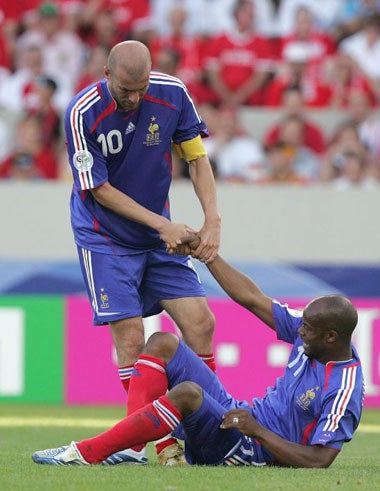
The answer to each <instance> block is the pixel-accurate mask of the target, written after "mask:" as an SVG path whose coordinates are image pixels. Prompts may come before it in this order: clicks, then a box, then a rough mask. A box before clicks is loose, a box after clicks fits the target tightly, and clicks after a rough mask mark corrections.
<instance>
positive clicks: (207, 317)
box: [160, 297, 216, 371]
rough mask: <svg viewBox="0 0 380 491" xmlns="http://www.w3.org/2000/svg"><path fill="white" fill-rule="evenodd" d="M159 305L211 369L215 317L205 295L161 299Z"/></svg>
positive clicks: (213, 362)
mask: <svg viewBox="0 0 380 491" xmlns="http://www.w3.org/2000/svg"><path fill="white" fill-rule="evenodd" d="M160 303H161V305H162V306H163V308H164V309H165V310H166V312H167V313H168V314H169V315H170V317H171V318H172V319H173V320H174V322H175V323H176V325H177V326H178V328H179V330H180V331H181V333H182V338H183V340H184V341H185V343H186V344H187V345H188V346H189V347H190V348H191V349H192V350H193V351H195V353H197V354H198V356H199V357H200V358H201V359H202V360H203V361H204V362H205V363H206V364H207V365H208V366H209V367H210V368H211V369H212V370H213V371H215V370H216V366H215V358H214V354H213V344H212V342H213V335H214V328H215V317H214V314H213V313H212V312H211V310H210V308H209V306H208V303H207V300H206V298H205V297H183V298H174V299H169V300H162V301H161V302H160Z"/></svg>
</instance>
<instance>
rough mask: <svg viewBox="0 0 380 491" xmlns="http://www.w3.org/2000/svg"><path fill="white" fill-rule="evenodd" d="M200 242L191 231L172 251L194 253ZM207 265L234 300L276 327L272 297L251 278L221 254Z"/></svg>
mask: <svg viewBox="0 0 380 491" xmlns="http://www.w3.org/2000/svg"><path fill="white" fill-rule="evenodd" d="M199 242H200V238H199V237H198V234H194V233H193V232H191V231H189V232H188V233H187V234H186V236H184V237H182V239H181V245H180V246H179V247H177V249H176V250H175V251H171V252H177V253H178V254H183V255H187V254H191V255H194V251H195V252H196V251H197V249H198V247H199ZM207 267H208V269H209V271H210V273H211V274H212V275H213V276H214V278H215V279H216V281H217V282H218V283H219V285H220V286H221V287H222V288H223V290H224V291H225V292H226V293H227V294H228V296H229V297H231V298H232V300H234V301H235V302H236V303H238V304H239V305H241V306H242V307H245V308H246V309H248V310H249V311H251V312H252V313H253V314H255V315H256V316H257V317H259V318H260V319H261V320H262V321H263V322H265V323H266V324H267V325H268V326H269V327H271V328H272V329H274V328H275V323H274V319H273V316H272V298H271V297H268V296H267V295H265V294H264V293H263V292H262V291H261V290H260V288H259V287H258V286H257V285H256V283H255V282H254V281H253V280H252V279H251V278H249V277H248V276H247V275H245V274H243V273H241V272H240V271H238V270H237V269H235V268H234V267H233V266H231V265H230V264H228V263H227V262H226V261H224V259H223V258H221V257H220V256H219V255H218V256H216V258H215V259H214V260H213V261H212V262H209V263H207Z"/></svg>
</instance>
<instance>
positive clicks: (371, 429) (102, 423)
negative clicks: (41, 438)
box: [0, 417, 380, 433]
mask: <svg viewBox="0 0 380 491" xmlns="http://www.w3.org/2000/svg"><path fill="white" fill-rule="evenodd" d="M118 422H119V420H117V419H100V418H83V419H82V418H23V417H0V427H11V426H14V427H26V426H31V427H33V426H41V427H48V426H50V427H57V428H68V427H71V428H109V427H111V426H114V425H115V424H116V423H118ZM357 431H358V432H360V433H380V424H379V425H372V424H361V425H360V426H359V428H358V430H357Z"/></svg>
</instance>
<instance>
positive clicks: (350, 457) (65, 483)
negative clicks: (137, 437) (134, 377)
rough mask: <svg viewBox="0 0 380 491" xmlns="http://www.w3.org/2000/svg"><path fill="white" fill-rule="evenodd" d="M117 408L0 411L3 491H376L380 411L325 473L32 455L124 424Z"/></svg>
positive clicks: (379, 486)
mask: <svg viewBox="0 0 380 491" xmlns="http://www.w3.org/2000/svg"><path fill="white" fill-rule="evenodd" d="M123 412H124V411H123V408H121V407H62V406H33V405H12V406H10V405H0V490H1V491H21V490H22V491H24V490H26V491H34V490H35V491H61V490H62V491H74V490H75V491H76V490H77V491H108V490H110V491H111V490H112V491H118V490H123V491H140V490H141V491H219V490H220V491H221V490H223V491H224V490H225V491H234V490H236V491H237V490H239V491H243V490H255V489H257V490H263V491H266V490H268V491H281V490H286V491H287V490H289V491H290V490H295V491H301V490H306V491H329V490H335V491H341V490H342V491H353V490H358V491H359V490H360V491H367V490H368V491H375V490H380V410H369V409H367V410H365V411H364V414H363V418H362V421H361V424H360V427H359V430H358V431H357V433H356V434H355V437H354V439H353V441H352V442H350V443H348V444H346V445H345V446H344V448H343V450H342V452H341V453H340V455H338V457H337V459H336V460H335V462H334V464H333V465H332V466H331V467H330V468H329V469H281V468H273V467H260V468H255V467H252V468H242V467H196V466H195V467H183V468H165V467H160V466H159V465H158V464H157V462H156V458H155V453H154V448H153V447H152V444H149V447H148V456H149V458H150V463H149V465H147V466H115V467H102V466H91V467H50V466H41V465H36V464H34V463H33V462H32V460H31V454H32V453H33V452H34V451H35V450H39V449H43V448H49V447H58V446H60V445H64V444H67V443H69V442H70V441H72V440H79V439H82V438H85V437H89V436H93V435H95V434H97V433H99V432H100V431H103V430H105V429H107V428H108V427H109V426H110V425H112V424H113V423H115V422H117V421H118V420H119V419H120V418H122V417H123Z"/></svg>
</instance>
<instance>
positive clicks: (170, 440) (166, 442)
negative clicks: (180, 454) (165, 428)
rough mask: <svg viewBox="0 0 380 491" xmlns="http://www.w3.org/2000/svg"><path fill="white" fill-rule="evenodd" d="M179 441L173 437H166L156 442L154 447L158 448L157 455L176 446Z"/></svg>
mask: <svg viewBox="0 0 380 491" xmlns="http://www.w3.org/2000/svg"><path fill="white" fill-rule="evenodd" d="M176 443H178V442H177V440H176V439H175V438H174V437H172V435H171V434H170V435H165V436H164V437H163V438H160V440H157V441H156V442H154V446H155V447H156V453H157V455H158V454H159V453H161V452H162V450H163V449H164V448H166V447H170V445H175V444H176Z"/></svg>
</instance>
